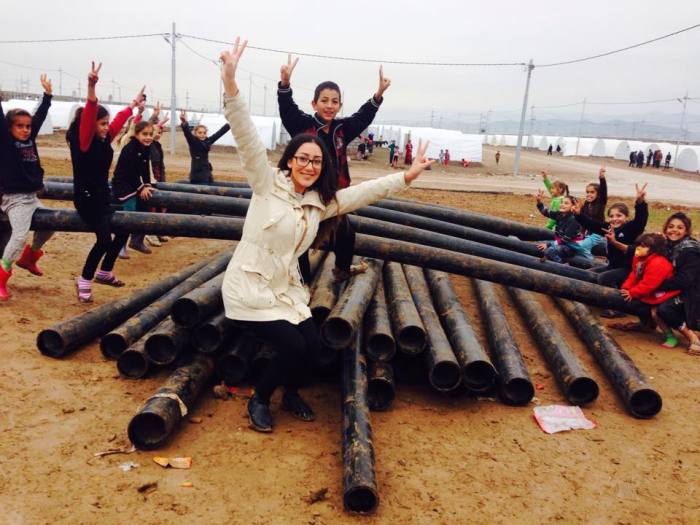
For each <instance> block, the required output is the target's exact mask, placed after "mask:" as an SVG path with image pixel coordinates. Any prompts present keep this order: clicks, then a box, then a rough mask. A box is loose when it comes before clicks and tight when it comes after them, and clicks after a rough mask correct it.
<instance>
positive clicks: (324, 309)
mask: <svg viewBox="0 0 700 525" xmlns="http://www.w3.org/2000/svg"><path fill="white" fill-rule="evenodd" d="M333 268H335V254H334V253H333V252H331V253H329V254H328V255H327V256H326V258H325V259H324V260H323V263H322V264H321V267H320V268H319V269H318V271H317V272H316V275H315V276H314V279H313V281H312V282H311V290H310V293H311V302H310V303H309V308H310V309H311V315H313V317H314V319H315V320H316V323H317V324H318V325H319V326H320V325H321V323H323V321H325V320H326V318H327V317H328V314H330V313H331V310H333V307H334V306H335V303H336V302H338V294H339V293H340V288H341V285H340V283H337V282H336V281H335V277H334V276H333Z"/></svg>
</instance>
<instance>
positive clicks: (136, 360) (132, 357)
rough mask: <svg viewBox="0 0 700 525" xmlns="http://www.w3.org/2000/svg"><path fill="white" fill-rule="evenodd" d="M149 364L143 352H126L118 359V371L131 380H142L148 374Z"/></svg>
mask: <svg viewBox="0 0 700 525" xmlns="http://www.w3.org/2000/svg"><path fill="white" fill-rule="evenodd" d="M148 368H149V363H148V359H146V355H145V354H144V353H143V352H132V351H130V350H126V351H124V352H122V354H121V355H120V356H119V357H118V358H117V370H119V373H120V374H121V375H123V376H124V377H127V378H129V379H141V378H142V377H143V376H145V375H146V373H147V372H148Z"/></svg>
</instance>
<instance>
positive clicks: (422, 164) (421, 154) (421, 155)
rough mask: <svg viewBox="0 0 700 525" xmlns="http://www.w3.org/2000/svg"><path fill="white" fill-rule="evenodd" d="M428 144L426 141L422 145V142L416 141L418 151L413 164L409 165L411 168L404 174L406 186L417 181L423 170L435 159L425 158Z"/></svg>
mask: <svg viewBox="0 0 700 525" xmlns="http://www.w3.org/2000/svg"><path fill="white" fill-rule="evenodd" d="M429 144H430V141H429V140H426V141H425V143H423V141H422V140H420V139H419V140H418V151H417V152H416V157H415V158H414V159H413V164H411V167H410V168H408V170H407V171H406V173H405V174H404V180H405V181H406V184H410V183H411V182H413V181H414V180H415V179H417V178H418V176H419V175H420V174H421V173H423V170H424V169H425V168H427V167H428V166H430V165H431V164H432V163H433V162H435V159H429V158H428V157H426V156H425V152H426V151H428V145H429Z"/></svg>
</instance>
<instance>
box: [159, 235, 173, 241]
mask: <svg viewBox="0 0 700 525" xmlns="http://www.w3.org/2000/svg"><path fill="white" fill-rule="evenodd" d="M157 237H158V240H159V241H160V242H168V241H169V240H170V237H168V236H167V235H158V236H157Z"/></svg>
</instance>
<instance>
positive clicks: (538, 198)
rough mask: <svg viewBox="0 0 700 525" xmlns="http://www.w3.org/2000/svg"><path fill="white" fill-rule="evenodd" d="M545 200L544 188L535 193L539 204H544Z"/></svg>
mask: <svg viewBox="0 0 700 525" xmlns="http://www.w3.org/2000/svg"><path fill="white" fill-rule="evenodd" d="M543 200H544V192H543V191H542V190H537V195H535V202H536V203H537V204H542V201H543Z"/></svg>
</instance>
